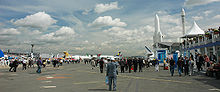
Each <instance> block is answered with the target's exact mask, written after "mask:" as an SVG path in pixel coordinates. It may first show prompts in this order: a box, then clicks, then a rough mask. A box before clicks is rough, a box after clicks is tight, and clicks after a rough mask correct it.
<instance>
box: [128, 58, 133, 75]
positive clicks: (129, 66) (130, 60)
mask: <svg viewBox="0 0 220 92" xmlns="http://www.w3.org/2000/svg"><path fill="white" fill-rule="evenodd" d="M131 66H132V59H131V58H129V59H128V70H129V73H131Z"/></svg>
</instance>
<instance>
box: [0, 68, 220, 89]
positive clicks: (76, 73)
mask: <svg viewBox="0 0 220 92" xmlns="http://www.w3.org/2000/svg"><path fill="white" fill-rule="evenodd" d="M91 68H92V66H90V65H87V64H64V65H63V66H61V67H59V68H58V67H55V68H54V67H52V66H47V67H46V68H43V69H42V73H41V74H37V73H36V69H37V68H28V69H27V70H24V71H23V70H22V69H21V68H19V69H18V70H17V72H8V69H6V68H2V69H0V92H105V91H108V90H107V89H108V85H106V84H105V72H104V73H102V74H101V73H100V72H99V68H94V69H91ZM143 70H144V71H143V72H137V73H134V72H132V73H127V71H126V73H119V75H118V77H117V92H220V80H216V79H215V78H211V77H206V76H204V75H202V74H195V75H193V76H181V77H179V76H178V73H177V72H176V71H175V75H174V76H173V77H171V76H170V73H169V71H168V70H162V69H161V70H160V71H159V72H156V71H154V68H153V67H151V68H144V69H143ZM119 71H120V70H119Z"/></svg>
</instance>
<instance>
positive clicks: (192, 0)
mask: <svg viewBox="0 0 220 92" xmlns="http://www.w3.org/2000/svg"><path fill="white" fill-rule="evenodd" d="M219 1H220V0H185V2H184V6H187V7H193V6H199V5H206V4H209V3H213V2H219Z"/></svg>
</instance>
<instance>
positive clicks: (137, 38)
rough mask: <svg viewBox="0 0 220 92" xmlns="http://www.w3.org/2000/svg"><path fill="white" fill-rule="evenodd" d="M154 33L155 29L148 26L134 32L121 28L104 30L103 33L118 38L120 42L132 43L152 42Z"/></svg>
mask: <svg viewBox="0 0 220 92" xmlns="http://www.w3.org/2000/svg"><path fill="white" fill-rule="evenodd" d="M153 31H154V28H153V27H152V26H149V25H146V26H143V27H139V28H137V29H133V30H130V29H125V28H121V27H112V28H110V29H107V30H104V31H103V32H105V33H107V34H108V35H111V36H114V37H116V38H118V40H120V41H124V42H128V43H131V42H144V41H147V40H152V37H150V36H151V35H152V34H153ZM148 36H149V37H148ZM115 41H116V40H115Z"/></svg>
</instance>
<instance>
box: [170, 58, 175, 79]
mask: <svg viewBox="0 0 220 92" xmlns="http://www.w3.org/2000/svg"><path fill="white" fill-rule="evenodd" d="M174 66H175V61H174V60H173V58H171V59H170V73H171V76H173V74H174Z"/></svg>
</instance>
